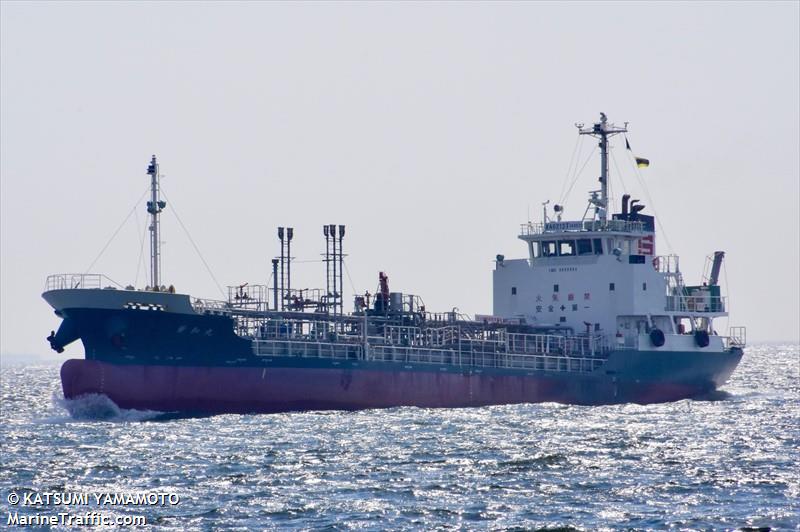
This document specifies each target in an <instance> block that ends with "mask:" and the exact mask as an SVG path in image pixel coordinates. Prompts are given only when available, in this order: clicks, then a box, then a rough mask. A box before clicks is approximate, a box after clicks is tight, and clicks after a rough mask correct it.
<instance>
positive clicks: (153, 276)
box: [147, 155, 167, 291]
mask: <svg viewBox="0 0 800 532" xmlns="http://www.w3.org/2000/svg"><path fill="white" fill-rule="evenodd" d="M147 174H148V175H149V176H150V201H148V202H147V212H148V213H149V214H150V286H152V287H153V290H155V291H158V290H159V288H158V287H159V286H160V283H161V241H160V240H159V217H158V215H159V214H160V213H161V211H162V210H164V207H166V206H167V202H166V201H162V200H161V197H160V195H161V194H160V193H161V188H160V186H159V177H160V175H159V173H158V161H156V156H155V155H153V158H152V159H150V166H148V167H147Z"/></svg>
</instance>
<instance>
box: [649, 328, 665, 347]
mask: <svg viewBox="0 0 800 532" xmlns="http://www.w3.org/2000/svg"><path fill="white" fill-rule="evenodd" d="M650 341H651V342H653V345H654V346H656V347H661V346H662V345H664V342H665V341H666V338H664V331H662V330H661V329H653V330H652V331H650Z"/></svg>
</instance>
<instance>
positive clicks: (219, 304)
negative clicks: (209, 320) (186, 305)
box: [190, 297, 231, 314]
mask: <svg viewBox="0 0 800 532" xmlns="http://www.w3.org/2000/svg"><path fill="white" fill-rule="evenodd" d="M190 301H191V305H192V309H194V311H195V312H197V313H198V314H203V313H205V312H214V313H225V314H227V313H230V312H231V305H230V304H229V303H228V302H227V301H219V300H217V299H202V298H199V297H195V298H192V299H191V300H190Z"/></svg>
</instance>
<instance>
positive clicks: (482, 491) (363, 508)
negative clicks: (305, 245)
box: [0, 345, 800, 530]
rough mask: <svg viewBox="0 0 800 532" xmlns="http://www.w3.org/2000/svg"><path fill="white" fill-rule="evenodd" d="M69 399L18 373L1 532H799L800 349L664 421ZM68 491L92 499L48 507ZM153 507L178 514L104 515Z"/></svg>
mask: <svg viewBox="0 0 800 532" xmlns="http://www.w3.org/2000/svg"><path fill="white" fill-rule="evenodd" d="M60 393H61V392H60V383H59V378H58V366H57V365H44V366H27V367H19V366H17V367H3V368H2V403H1V405H2V411H1V413H0V421H1V422H2V431H1V432H0V449H2V450H1V451H0V452H1V453H2V456H1V458H2V460H0V495H2V500H0V509H2V515H0V529H4V528H8V527H9V524H8V520H9V516H10V515H14V514H15V515H16V519H19V518H20V517H25V516H27V517H28V518H34V517H35V516H36V515H39V516H50V515H58V514H59V513H65V514H70V515H73V516H85V515H88V513H90V512H97V513H98V514H102V515H104V516H106V517H110V518H114V519H116V518H117V517H120V518H125V517H130V516H143V517H144V518H145V519H146V520H147V528H151V527H154V528H157V529H171V530H185V529H206V530H208V529H215V530H216V529H242V530H244V529H283V528H303V529H308V528H314V529H316V528H331V529H339V528H342V529H349V528H364V529H432V528H463V529H492V530H495V529H537V528H558V527H565V528H574V529H580V530H596V529H603V528H606V529H619V528H624V529H664V528H674V529H741V528H747V527H751V528H758V527H771V528H772V529H773V530H800V348H799V347H798V346H796V345H762V346H754V347H750V348H748V349H747V351H746V354H745V358H744V360H743V362H742V364H741V366H740V367H739V369H738V370H737V372H736V373H735V374H734V376H733V378H732V379H731V382H730V383H729V384H728V385H727V386H725V388H724V393H720V394H717V395H716V396H714V397H712V398H709V399H706V400H694V401H681V402H678V403H671V404H666V405H653V406H636V405H625V406H608V407H578V406H563V405H556V404H539V405H517V406H504V407H490V408H473V409H457V410H423V409H418V408H398V409H391V410H383V411H377V410H376V411H365V412H357V413H341V412H328V413H315V412H310V413H302V414H281V415H245V416H242V415H226V416H216V417H210V418H202V419H197V418H191V419H174V418H172V419H170V418H168V417H166V416H164V415H160V414H159V413H157V412H138V411H125V410H123V411H120V410H119V409H117V408H115V407H114V405H113V404H109V403H108V402H107V401H104V400H103V398H102V397H96V398H94V399H89V400H80V401H73V402H70V403H69V404H67V403H66V402H65V401H64V400H63V399H61V398H60ZM12 493H13V494H16V495H17V496H19V497H20V498H21V500H20V502H18V503H17V504H14V505H12V504H11V503H10V502H9V499H13V498H14V497H13V496H11V494H12ZM65 493H68V494H82V493H83V494H88V496H89V497H91V499H90V500H89V502H88V503H86V502H81V501H79V502H78V503H77V504H75V503H73V504H69V505H55V504H53V501H52V499H51V503H50V504H47V503H46V501H44V502H42V503H41V504H38V503H37V501H36V499H35V496H36V495H39V496H40V497H43V496H45V495H46V494H59V495H63V494H65ZM143 493H144V494H147V493H153V494H172V495H173V501H175V500H176V499H175V497H177V498H179V502H178V503H177V504H174V505H172V504H168V503H167V504H164V505H161V504H155V505H148V504H144V505H143V504H138V505H135V504H123V503H122V502H120V500H117V503H116V504H108V503H107V502H106V503H105V504H98V502H97V501H96V500H95V499H94V497H95V496H96V495H98V494H99V495H103V496H104V495H107V494H112V495H114V494H121V495H123V496H124V495H126V494H127V495H128V496H135V495H136V494H143ZM26 495H27V497H29V499H28V500H27V502H26V501H25V500H24V499H22V497H25V496H26ZM53 497H55V495H53ZM151 501H152V499H151ZM140 502H141V501H140ZM13 527H14V525H11V528H13ZM56 528H62V527H61V526H57V527H56ZM66 528H69V527H66Z"/></svg>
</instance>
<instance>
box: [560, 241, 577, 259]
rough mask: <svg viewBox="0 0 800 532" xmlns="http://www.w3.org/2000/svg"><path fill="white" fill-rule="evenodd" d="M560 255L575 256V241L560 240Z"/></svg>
mask: <svg viewBox="0 0 800 532" xmlns="http://www.w3.org/2000/svg"><path fill="white" fill-rule="evenodd" d="M558 255H559V256H560V257H572V256H574V255H575V241H574V240H559V241H558Z"/></svg>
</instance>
